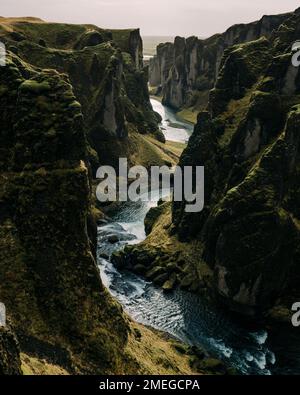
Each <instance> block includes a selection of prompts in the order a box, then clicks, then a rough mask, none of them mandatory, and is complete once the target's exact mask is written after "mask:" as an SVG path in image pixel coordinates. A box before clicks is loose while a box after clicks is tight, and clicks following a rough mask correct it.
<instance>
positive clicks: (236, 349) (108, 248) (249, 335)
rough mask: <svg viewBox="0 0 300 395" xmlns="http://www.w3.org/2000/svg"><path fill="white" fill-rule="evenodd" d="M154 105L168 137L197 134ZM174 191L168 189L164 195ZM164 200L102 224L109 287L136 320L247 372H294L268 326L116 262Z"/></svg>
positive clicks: (129, 207)
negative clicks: (282, 357)
mask: <svg viewBox="0 0 300 395" xmlns="http://www.w3.org/2000/svg"><path fill="white" fill-rule="evenodd" d="M152 105H153V107H154V109H155V110H156V111H157V112H159V113H160V115H161V116H162V118H163V121H162V127H163V132H164V134H165V136H166V137H167V138H168V139H172V140H174V139H175V138H176V141H180V142H183V141H187V140H188V138H189V136H190V135H191V133H192V128H191V125H189V124H185V123H184V122H182V121H179V120H178V119H177V118H176V115H175V114H174V113H173V112H172V111H171V110H170V109H167V108H165V107H163V106H162V105H161V104H160V102H158V101H156V100H152ZM168 193H169V191H162V194H163V195H166V194H168ZM158 199H159V192H158V191H157V196H156V199H154V201H152V202H135V203H133V202H128V203H124V204H122V205H121V206H120V207H119V208H118V209H117V211H116V212H115V213H113V214H112V217H111V218H112V221H111V222H109V223H107V224H104V225H102V226H100V227H99V228H98V264H99V268H100V272H101V277H102V280H103V283H104V285H105V286H106V287H107V288H108V289H109V291H110V292H111V294H112V295H113V296H114V297H115V298H116V299H117V300H118V301H119V302H120V303H121V304H122V306H123V307H124V309H125V311H126V312H127V313H128V314H129V315H130V316H131V317H132V318H133V319H135V320H136V321H138V322H140V323H143V324H147V325H150V326H152V327H154V328H156V329H160V330H162V331H165V332H168V333H169V334H171V335H173V336H175V337H176V338H178V339H180V340H182V341H184V342H185V343H188V344H190V345H198V346H201V347H202V348H204V349H205V350H207V351H208V352H209V353H210V355H212V356H215V357H217V358H220V359H222V360H223V361H224V362H225V363H226V364H228V365H229V366H232V367H234V368H235V369H236V370H237V371H238V372H239V373H241V374H261V375H266V374H272V373H274V372H275V373H287V372H288V373H293V372H294V371H293V369H294V368H293V366H294V365H293V362H291V361H289V360H288V361H286V362H285V363H284V366H281V364H280V363H279V365H278V361H277V351H275V350H280V347H281V348H282V349H283V350H285V347H284V346H283V345H282V343H280V344H279V345H278V344H276V342H275V346H274V341H273V342H272V341H270V339H269V333H268V331H267V330H266V329H265V328H264V327H263V326H260V325H258V326H253V325H252V326H251V328H249V326H248V325H246V324H242V323H241V320H236V319H234V318H233V317H231V316H230V315H229V314H228V313H227V312H225V311H223V310H220V309H217V308H216V307H212V306H211V305H209V304H208V303H206V302H205V301H203V300H202V298H201V297H200V296H197V295H194V294H190V293H188V292H185V291H182V290H179V289H177V290H175V291H174V292H172V293H168V294H166V293H164V292H163V291H162V290H161V289H160V288H158V287H156V286H154V285H153V284H152V283H150V282H148V281H146V280H144V279H143V278H141V277H139V276H137V275H135V274H133V273H130V272H128V271H118V270H117V269H116V268H115V267H114V266H113V265H112V264H111V262H110V256H111V254H112V252H113V251H118V250H120V249H122V248H124V246H125V245H126V244H136V243H139V242H141V241H142V240H144V239H145V237H146V235H145V231H144V218H145V215H146V214H147V212H148V210H149V209H150V208H151V207H154V206H156V205H157V201H158ZM116 236H117V240H118V241H117V242H116ZM298 351H299V350H298ZM284 352H285V351H284ZM297 355H299V354H297ZM289 366H292V367H291V368H290V367H289ZM298 366H299V365H298ZM298 371H299V370H298Z"/></svg>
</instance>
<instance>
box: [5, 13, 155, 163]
mask: <svg viewBox="0 0 300 395" xmlns="http://www.w3.org/2000/svg"><path fill="white" fill-rule="evenodd" d="M0 39H1V40H2V41H3V42H4V43H5V44H6V46H7V48H8V49H9V50H11V51H12V52H14V53H15V54H17V55H18V56H19V57H20V58H22V59H23V60H25V61H26V62H28V63H30V64H32V65H34V66H36V67H38V68H41V69H45V68H46V69H55V70H57V71H58V72H60V73H65V74H67V75H68V76H69V78H70V82H71V84H72V86H73V89H74V93H75V95H76V97H77V100H78V101H79V102H80V104H81V105H82V112H83V115H84V119H85V126H86V129H87V135H88V139H89V142H90V144H91V146H92V148H93V149H90V150H89V157H90V161H91V163H92V165H93V168H94V170H95V169H96V167H97V166H98V164H99V161H100V162H101V163H104V164H113V163H114V162H115V154H114V152H113V149H112V147H113V142H114V141H122V140H126V139H128V134H129V131H130V130H132V129H134V130H136V131H137V132H138V133H142V134H144V133H154V134H155V135H157V134H158V119H157V115H156V114H155V113H154V112H153V110H152V107H151V104H150V101H149V94H148V89H147V79H148V72H147V69H144V68H143V66H142V52H143V51H142V40H141V37H140V34H139V30H119V31H118V30H113V31H107V30H103V29H100V28H98V27H96V26H91V25H66V24H55V23H45V22H43V21H34V22H31V21H26V22H25V21H23V22H22V21H15V20H10V19H6V20H3V19H2V21H1V20H0ZM136 92H138V94H136ZM95 151H96V152H95Z"/></svg>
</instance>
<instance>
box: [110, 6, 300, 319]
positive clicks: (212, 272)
mask: <svg viewBox="0 0 300 395" xmlns="http://www.w3.org/2000/svg"><path fill="white" fill-rule="evenodd" d="M281 18H282V16H280V17H279V19H281ZM263 20H264V19H263ZM266 20H268V19H266ZM272 20H273V21H274V20H278V19H276V18H273V19H272ZM254 26H256V25H254ZM257 26H260V27H261V26H262V22H261V23H260V24H259V25H257ZM299 26H300V10H296V11H295V12H294V13H292V14H289V15H287V16H286V17H285V19H284V21H283V22H282V23H281V24H280V26H279V27H278V29H276V30H275V31H274V32H273V33H272V34H271V35H270V36H269V38H266V37H260V38H259V39H257V40H254V41H249V42H246V43H242V44H236V45H233V46H231V47H229V48H227V49H226V50H225V51H224V54H223V57H222V59H221V62H220V70H219V74H218V77H217V79H216V84H215V87H214V89H212V90H211V91H210V94H209V102H208V105H207V109H206V110H204V111H202V112H200V114H199V115H198V121H197V124H196V126H195V129H194V133H193V135H192V136H191V138H190V141H189V143H188V146H187V148H186V149H185V150H184V151H183V154H182V156H181V159H180V161H179V165H180V166H191V165H193V166H204V167H205V207H204V210H203V211H201V212H199V213H186V212H185V202H174V203H173V204H172V208H171V209H170V205H169V204H168V203H164V204H162V205H160V206H159V207H158V208H155V209H152V210H151V211H150V213H149V214H148V216H147V218H146V222H145V224H146V229H147V232H148V234H149V235H148V237H147V239H146V240H145V241H144V242H143V243H142V244H141V245H139V246H133V247H127V248H126V249H125V251H124V252H123V253H121V254H119V255H116V256H115V257H114V261H115V263H116V264H117V265H119V266H125V267H127V268H129V269H131V270H134V271H137V272H139V273H141V274H143V275H144V276H146V277H147V278H149V279H150V280H153V281H154V282H156V283H157V284H158V285H161V286H163V288H164V289H165V290H166V291H168V290H171V289H173V288H174V287H175V286H177V285H179V286H181V287H182V288H186V289H189V290H190V291H193V292H203V293H204V294H206V295H210V296H212V295H213V296H214V297H215V298H216V299H217V300H218V301H220V302H221V303H222V304H225V305H227V306H228V308H230V309H232V310H234V311H238V312H240V313H242V314H246V315H253V314H259V315H260V314H264V315H265V314H268V315H271V316H274V317H275V316H276V314H277V316H278V315H280V317H277V318H280V319H285V320H289V321H290V319H291V315H292V312H291V306H292V304H293V303H294V302H295V301H296V300H298V299H299V296H300V290H299V279H300V255H299V245H300V244H299V241H300V226H299V225H300V212H299V207H298V206H299V204H298V203H297V202H299V197H300V195H299V191H300V184H299V179H300V178H299V163H300V145H299V125H300V123H299V122H300V68H299V67H298V68H297V67H294V66H293V65H292V62H291V60H292V52H291V47H292V44H293V43H294V41H296V40H297V39H298V38H299V36H300V29H299ZM235 29H237V28H233V30H232V31H235ZM254 31H256V30H254ZM259 31H261V28H260V30H259ZM251 37H252V36H251ZM177 41H178V39H177ZM181 42H183V41H182V40H181ZM276 311H277V313H276ZM279 312H280V314H279Z"/></svg>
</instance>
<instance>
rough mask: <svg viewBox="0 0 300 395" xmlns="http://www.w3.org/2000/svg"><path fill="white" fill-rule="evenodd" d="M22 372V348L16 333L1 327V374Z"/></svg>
mask: <svg viewBox="0 0 300 395" xmlns="http://www.w3.org/2000/svg"><path fill="white" fill-rule="evenodd" d="M19 374H21V360H20V349H19V345H18V342H17V340H16V338H15V336H14V334H13V333H12V332H11V331H10V330H9V329H8V328H3V327H0V375H19Z"/></svg>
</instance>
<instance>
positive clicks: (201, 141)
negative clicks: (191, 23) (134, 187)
mask: <svg viewBox="0 0 300 395" xmlns="http://www.w3.org/2000/svg"><path fill="white" fill-rule="evenodd" d="M299 38H300V9H297V10H295V11H294V12H290V13H285V14H280V15H274V16H264V17H262V18H261V19H260V20H258V21H256V22H252V23H249V24H239V25H234V26H232V27H230V28H229V29H228V30H227V31H226V32H225V33H222V34H215V35H214V36H212V37H209V38H206V39H199V38H198V37H189V38H184V37H179V36H177V37H176V38H175V40H174V43H160V44H159V45H158V47H157V51H156V55H154V56H153V57H152V58H150V60H149V61H148V63H149V65H147V62H145V61H144V59H143V54H144V52H143V51H144V49H143V40H142V37H141V34H140V30H139V29H125V30H124V29H122V30H121V29H120V30H116V29H103V28H100V27H98V26H95V25H91V24H77V25H75V24H68V23H50V22H46V21H44V20H42V19H39V18H33V17H27V18H25V17H24V18H5V17H0V41H1V42H2V43H3V44H4V45H5V48H6V64H5V66H4V67H0V126H1V128H0V142H1V144H0V153H1V155H0V185H1V188H0V247H1V248H0V279H1V282H0V302H1V303H4V305H5V308H6V314H7V317H6V318H7V325H6V326H0V374H6V375H11V374H13V375H14V374H17V375H21V374H54V375H56V374H57V375H62V374H63V375H69V374H80V375H86V374H88V375H104V374H109V375H112V374H122V375H123V374H172V375H173V374H177V375H192V374H193V375H194V374H197V375H203V374H213V375H236V374H242V375H249V374H255V375H268V374H295V373H298V372H299V370H300V357H299V355H300V354H299V351H300V337H299V330H298V332H297V328H295V327H293V326H292V325H291V318H292V314H293V311H292V309H291V308H292V305H293V303H295V302H296V301H297V300H299V297H300V290H299V283H300V249H299V246H300V211H299V199H300V181H299V180H300V178H299V176H300V174H299V173H300V140H299V128H300V72H299V67H298V68H297V67H295V66H294V65H293V64H292V62H291V59H292V55H293V52H292V44H293V43H294V42H296V41H297V40H298V39H299ZM120 158H127V161H128V165H129V166H134V165H141V166H144V167H145V168H146V169H147V170H148V169H150V168H151V167H152V166H168V167H169V168H171V169H172V170H173V171H174V169H175V168H176V166H180V167H183V166H193V167H194V168H195V167H196V166H204V169H205V206H204V209H203V210H202V211H201V212H196V213H188V212H186V210H185V208H186V205H187V204H188V202H187V201H185V200H183V201H173V200H172V190H171V193H170V190H164V189H157V190H156V191H155V198H154V199H152V200H151V201H147V202H145V201H138V202H129V201H127V202H118V201H117V202H106V203H103V202H102V203H101V202H99V201H98V200H97V197H96V188H97V185H98V183H99V180H97V178H96V174H97V169H98V168H99V167H100V166H102V165H104V166H112V167H113V168H114V169H115V170H116V171H117V169H118V163H119V159H120ZM119 176H120V175H119V174H117V178H118V179H119V178H121V176H120V177H119ZM131 181H132V180H130V182H131ZM163 198H169V199H163Z"/></svg>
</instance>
